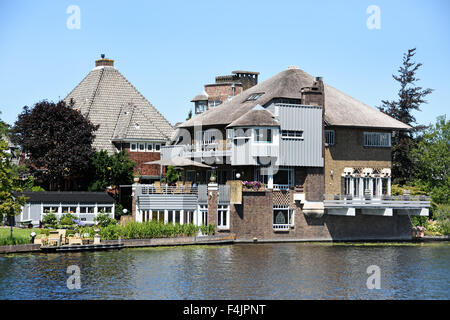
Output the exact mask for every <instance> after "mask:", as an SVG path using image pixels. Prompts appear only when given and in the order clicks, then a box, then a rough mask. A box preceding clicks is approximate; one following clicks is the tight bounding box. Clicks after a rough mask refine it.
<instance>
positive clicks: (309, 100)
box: [300, 77, 325, 108]
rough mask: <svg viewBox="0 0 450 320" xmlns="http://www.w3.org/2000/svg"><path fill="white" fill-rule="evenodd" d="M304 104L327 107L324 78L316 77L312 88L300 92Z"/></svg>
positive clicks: (302, 89) (304, 88)
mask: <svg viewBox="0 0 450 320" xmlns="http://www.w3.org/2000/svg"><path fill="white" fill-rule="evenodd" d="M300 92H301V99H302V104H305V105H312V106H321V107H323V108H324V107H325V87H324V85H323V80H322V77H316V79H315V80H314V82H313V85H312V86H311V87H303V88H301V90H300Z"/></svg>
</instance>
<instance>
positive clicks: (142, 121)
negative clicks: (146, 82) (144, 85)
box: [64, 58, 174, 153]
mask: <svg viewBox="0 0 450 320" xmlns="http://www.w3.org/2000/svg"><path fill="white" fill-rule="evenodd" d="M71 99H73V100H74V101H75V106H74V108H76V109H78V110H80V112H81V113H82V114H83V115H84V116H86V117H87V118H88V119H89V120H90V121H91V122H92V123H93V124H95V125H100V127H99V129H98V130H97V131H96V132H95V135H96V138H95V140H94V143H93V146H94V148H95V149H97V150H101V149H103V150H106V151H108V153H113V152H114V151H115V148H114V145H113V144H112V141H130V140H133V139H134V140H151V141H161V142H163V141H167V140H168V139H169V138H170V137H171V135H172V134H173V130H174V129H173V127H172V126H171V124H170V123H169V122H168V121H167V120H166V119H165V118H164V117H163V116H162V115H161V113H159V112H158V110H156V108H155V107H154V106H153V105H152V104H151V103H150V102H149V101H148V100H147V99H145V98H144V96H142V94H141V93H140V92H139V91H138V90H137V89H136V88H135V87H134V86H133V85H132V84H131V83H130V82H129V81H128V80H127V79H126V78H125V77H124V76H123V75H122V74H121V73H120V72H119V71H118V70H117V69H116V68H114V66H113V60H109V59H104V58H102V59H100V60H97V61H96V67H95V68H94V69H92V70H91V72H89V74H88V75H87V76H86V77H85V78H84V79H83V80H82V81H81V82H80V83H79V84H78V85H77V86H76V87H75V88H74V89H73V90H72V92H70V93H69V94H68V95H67V97H66V98H65V99H64V100H65V101H66V103H68V102H69V101H70V100H71Z"/></svg>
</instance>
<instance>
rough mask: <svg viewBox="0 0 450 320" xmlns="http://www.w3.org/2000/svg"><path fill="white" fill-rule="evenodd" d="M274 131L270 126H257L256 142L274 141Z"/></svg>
mask: <svg viewBox="0 0 450 320" xmlns="http://www.w3.org/2000/svg"><path fill="white" fill-rule="evenodd" d="M272 135H273V131H272V129H268V128H256V129H255V142H261V143H272V141H273V139H272Z"/></svg>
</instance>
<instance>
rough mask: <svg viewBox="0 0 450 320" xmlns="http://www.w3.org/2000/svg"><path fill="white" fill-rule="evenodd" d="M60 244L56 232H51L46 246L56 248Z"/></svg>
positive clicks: (58, 235) (59, 237) (59, 238)
mask: <svg viewBox="0 0 450 320" xmlns="http://www.w3.org/2000/svg"><path fill="white" fill-rule="evenodd" d="M60 242H61V236H60V234H59V231H58V230H51V231H50V233H49V235H48V244H49V245H51V246H57V245H58V243H60Z"/></svg>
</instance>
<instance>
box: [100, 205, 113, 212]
mask: <svg viewBox="0 0 450 320" xmlns="http://www.w3.org/2000/svg"><path fill="white" fill-rule="evenodd" d="M97 210H98V213H100V212H103V213H112V207H110V206H102V207H98V208H97Z"/></svg>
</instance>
